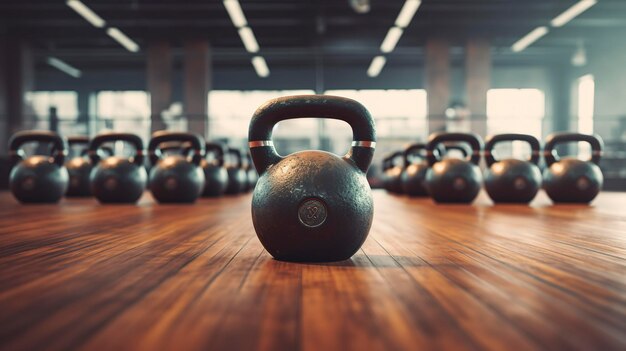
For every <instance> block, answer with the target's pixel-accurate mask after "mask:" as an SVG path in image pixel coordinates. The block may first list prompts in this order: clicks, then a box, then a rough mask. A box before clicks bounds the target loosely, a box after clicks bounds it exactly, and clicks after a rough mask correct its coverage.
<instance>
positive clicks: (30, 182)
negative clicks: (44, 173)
mask: <svg viewBox="0 0 626 351" xmlns="http://www.w3.org/2000/svg"><path fill="white" fill-rule="evenodd" d="M34 188H35V178H33V177H26V178H24V180H22V189H24V190H33V189H34Z"/></svg>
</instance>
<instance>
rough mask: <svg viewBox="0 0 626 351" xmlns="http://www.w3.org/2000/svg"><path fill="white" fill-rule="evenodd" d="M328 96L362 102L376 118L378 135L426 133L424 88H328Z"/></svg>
mask: <svg viewBox="0 0 626 351" xmlns="http://www.w3.org/2000/svg"><path fill="white" fill-rule="evenodd" d="M326 93H327V94H330V95H338V96H344V97H348V98H351V99H354V100H357V101H358V102H360V103H362V104H363V105H365V107H367V109H368V110H369V111H370V113H371V114H372V117H373V118H374V120H375V121H376V133H377V135H378V136H379V137H382V138H384V137H396V138H404V137H408V138H412V139H422V140H423V139H425V138H426V137H427V132H428V124H427V120H426V117H427V115H428V109H427V106H428V104H427V101H426V90H423V89H406V90H382V89H380V90H329V91H327V92H326Z"/></svg>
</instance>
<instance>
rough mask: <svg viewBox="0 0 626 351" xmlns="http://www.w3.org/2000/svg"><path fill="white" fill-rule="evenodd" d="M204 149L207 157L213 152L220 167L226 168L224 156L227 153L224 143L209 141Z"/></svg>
mask: <svg viewBox="0 0 626 351" xmlns="http://www.w3.org/2000/svg"><path fill="white" fill-rule="evenodd" d="M204 149H205V151H206V154H205V155H208V154H209V153H211V152H212V153H214V154H215V159H216V160H217V166H218V167H224V155H225V154H226V152H227V151H226V146H225V145H224V144H223V143H218V142H215V141H207V142H206V144H205V148H204Z"/></svg>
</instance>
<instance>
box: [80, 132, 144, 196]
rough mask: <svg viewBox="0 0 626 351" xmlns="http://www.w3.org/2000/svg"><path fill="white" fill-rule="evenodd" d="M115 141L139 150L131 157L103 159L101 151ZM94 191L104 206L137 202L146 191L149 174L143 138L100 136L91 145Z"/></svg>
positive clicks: (119, 135)
mask: <svg viewBox="0 0 626 351" xmlns="http://www.w3.org/2000/svg"><path fill="white" fill-rule="evenodd" d="M113 141H125V142H127V143H129V144H131V145H132V146H133V147H134V148H135V155H134V156H133V157H131V158H127V157H119V156H109V157H104V158H102V157H101V156H100V154H99V153H98V149H100V148H101V147H102V145H103V144H105V143H108V142H113ZM89 158H90V159H91V163H92V164H93V169H92V170H91V175H90V177H89V178H90V180H91V192H92V193H93V195H94V196H95V197H96V199H98V201H100V202H102V203H135V202H137V200H139V198H140V197H141V195H143V192H144V190H145V188H146V182H147V178H148V176H147V174H146V169H145V168H144V166H143V160H144V151H143V142H142V141H141V138H140V137H138V136H137V135H135V134H129V133H106V134H100V135H97V136H96V137H95V138H93V139H92V140H91V143H89Z"/></svg>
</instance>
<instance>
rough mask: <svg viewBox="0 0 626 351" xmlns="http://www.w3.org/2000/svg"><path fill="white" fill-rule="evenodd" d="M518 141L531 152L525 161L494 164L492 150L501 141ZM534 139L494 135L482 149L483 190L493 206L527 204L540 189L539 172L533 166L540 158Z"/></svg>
mask: <svg viewBox="0 0 626 351" xmlns="http://www.w3.org/2000/svg"><path fill="white" fill-rule="evenodd" d="M515 140H520V141H524V142H527V143H528V144H529V145H530V148H531V156H530V159H528V160H518V159H513V158H509V159H504V160H500V161H498V160H496V159H495V157H494V155H493V149H494V147H495V145H496V144H497V143H500V142H503V141H515ZM540 152H541V150H540V145H539V140H537V138H535V137H533V136H531V135H527V134H498V135H495V136H490V137H488V139H487V143H486V145H485V152H484V154H485V161H486V163H487V167H488V168H487V170H486V171H485V190H486V191H487V194H489V197H490V198H491V199H492V200H493V201H494V202H495V203H529V202H530V201H532V199H534V198H535V196H536V195H537V192H538V191H539V189H540V188H541V182H542V178H541V171H540V170H539V167H538V166H537V164H538V162H539V155H540Z"/></svg>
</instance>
